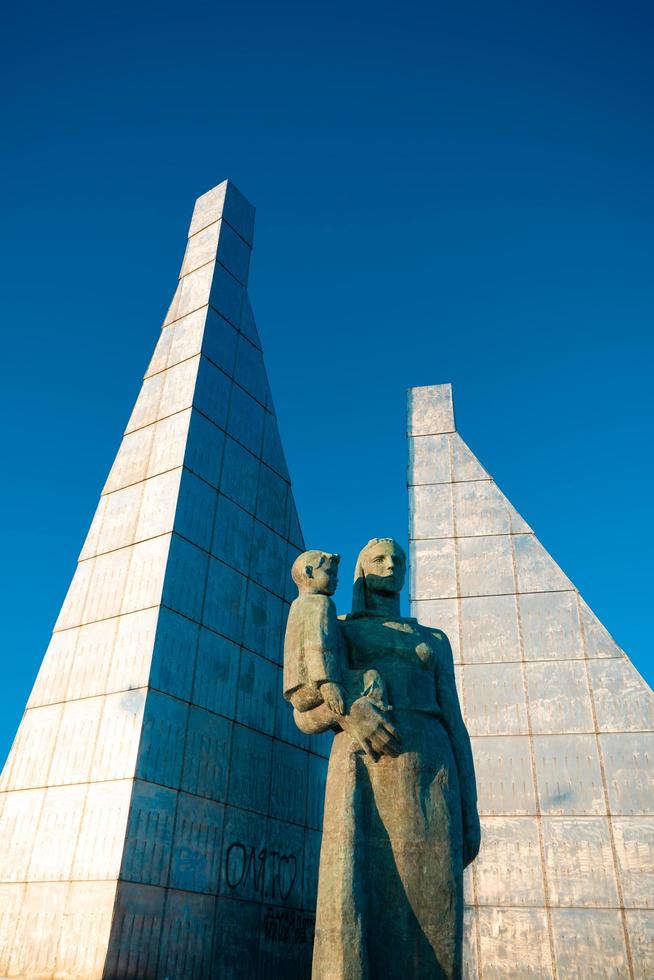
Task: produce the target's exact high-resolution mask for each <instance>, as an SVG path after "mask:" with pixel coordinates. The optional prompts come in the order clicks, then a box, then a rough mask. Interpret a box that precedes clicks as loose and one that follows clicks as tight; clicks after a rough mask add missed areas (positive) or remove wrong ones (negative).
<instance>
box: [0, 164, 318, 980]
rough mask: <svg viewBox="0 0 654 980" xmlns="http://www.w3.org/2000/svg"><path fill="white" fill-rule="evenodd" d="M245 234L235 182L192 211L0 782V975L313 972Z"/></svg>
mask: <svg viewBox="0 0 654 980" xmlns="http://www.w3.org/2000/svg"><path fill="white" fill-rule="evenodd" d="M253 229H254V209H253V208H252V206H251V205H250V204H249V203H248V202H247V201H246V200H245V198H244V197H243V196H242V195H241V194H240V193H239V191H238V190H237V189H236V187H234V185H233V184H232V183H230V182H227V181H225V182H223V183H222V184H219V185H218V186H217V187H215V188H213V190H211V191H209V192H208V193H207V194H204V195H203V196H202V197H200V198H199V199H198V201H197V203H196V205H195V210H194V211H193V217H192V219H191V225H190V229H189V237H188V244H187V247H186V252H185V255H184V260H183V263H182V268H181V273H180V277H179V283H178V285H177V289H176V291H175V295H174V298H173V301H172V304H171V306H170V310H169V312H168V315H167V316H166V318H165V321H164V324H163V328H162V330H161V334H160V336H159V339H158V341H157V344H156V348H155V351H154V355H153V357H152V360H151V362H150V365H149V367H148V370H147V372H146V374H145V378H144V380H143V386H142V388H141V392H140V394H139V396H138V399H137V401H136V405H135V407H134V411H133V412H132V415H131V417H130V419H129V422H128V424H127V428H126V430H125V434H124V437H123V440H122V443H121V445H120V448H119V450H118V453H117V456H116V459H115V462H114V464H113V466H112V468H111V472H110V473H109V476H108V479H107V482H106V484H105V486H104V489H103V491H102V495H101V497H100V502H99V505H98V508H97V511H96V514H95V517H94V519H93V522H92V525H91V528H90V530H89V533H88V536H87V538H86V542H85V544H84V547H83V548H82V552H81V554H80V558H79V563H78V565H77V569H76V571H75V574H74V577H73V580H72V583H71V586H70V589H69V591H68V595H67V596H66V599H65V602H64V604H63V607H62V609H61V613H60V615H59V618H58V620H57V622H56V625H55V630H54V633H53V636H52V640H51V642H50V645H49V647H48V650H47V652H46V654H45V658H44V660H43V664H42V666H41V669H40V671H39V674H38V677H37V679H36V683H35V685H34V689H33V691H32V694H31V696H30V699H29V702H28V705H27V709H26V711H25V715H24V717H23V720H22V722H21V724H20V728H19V730H18V733H17V735H16V739H15V741H14V744H13V747H12V749H11V753H10V755H9V758H8V760H7V763H6V765H5V768H4V771H3V773H2V779H1V782H0V814H1V815H0V976H2V977H4V976H8V977H17V978H29V980H34V978H46V977H48V978H55V977H56V978H68V980H96V978H98V980H99V978H101V977H102V978H106V980H112V978H113V980H126V978H143V980H151V978H164V977H168V978H170V980H173V978H175V980H182V978H184V980H187V978H188V980H191V978H197V980H202V978H206V977H220V978H224V980H230V978H235V977H239V978H241V977H242V978H247V980H251V978H253V977H278V976H280V975H282V974H283V975H284V976H286V977H305V976H307V975H308V972H309V964H310V957H311V943H312V928H313V910H314V907H315V891H316V876H317V865H318V853H319V846H320V828H321V824H322V794H323V785H324V778H325V772H326V766H327V763H326V759H325V758H324V754H326V753H328V751H329V739H326V738H322V739H320V740H319V739H312V738H310V737H308V736H306V735H303V734H302V733H301V732H299V731H298V729H297V728H296V727H295V725H293V722H292V718H291V716H290V712H289V711H288V707H287V705H286V704H285V703H284V701H283V700H282V699H281V697H280V694H279V692H280V691H281V688H282V679H281V675H282V666H281V665H282V640H283V632H284V623H285V619H286V615H287V612H288V607H289V601H290V598H291V589H292V587H293V584H292V582H291V580H290V575H289V569H290V567H291V565H292V563H293V561H294V559H295V557H296V556H297V555H298V554H299V553H300V552H301V551H302V550H303V547H304V542H303V540H302V532H301V530H300V526H299V523H298V518H297V514H296V510H295V505H294V502H293V496H292V492H291V488H290V481H289V475H288V471H287V468H286V462H285V460H284V453H283V451H282V447H281V443H280V438H279V433H278V429H277V421H276V418H275V413H274V408H273V403H272V399H271V395H270V390H269V387H268V381H267V378H266V371H265V368H264V362H263V355H262V350H261V343H260V340H259V335H258V333H257V329H256V326H255V321H254V317H253V314H252V309H251V306H250V302H249V299H248V293H247V282H248V270H249V263H250V252H251V248H252V240H253Z"/></svg>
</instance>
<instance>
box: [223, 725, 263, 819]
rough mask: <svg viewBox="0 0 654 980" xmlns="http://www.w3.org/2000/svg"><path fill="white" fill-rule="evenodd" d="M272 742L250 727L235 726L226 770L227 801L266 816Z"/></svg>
mask: <svg viewBox="0 0 654 980" xmlns="http://www.w3.org/2000/svg"><path fill="white" fill-rule="evenodd" d="M271 764H272V742H271V740H270V739H269V738H268V737H267V736H265V735H263V734H261V732H255V731H254V730H253V729H252V728H245V727H244V726H243V725H234V732H233V737H232V754H231V762H230V770H229V802H230V803H231V804H233V805H234V806H241V807H244V808H245V809H247V810H256V811H257V812H259V813H267V812H268V807H269V803H270V775H271Z"/></svg>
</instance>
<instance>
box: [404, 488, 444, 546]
mask: <svg viewBox="0 0 654 980" xmlns="http://www.w3.org/2000/svg"><path fill="white" fill-rule="evenodd" d="M453 534H454V513H453V508H452V487H451V484H449V483H437V484H434V485H433V486H417V487H410V488H409V537H410V538H451V537H452V535H453Z"/></svg>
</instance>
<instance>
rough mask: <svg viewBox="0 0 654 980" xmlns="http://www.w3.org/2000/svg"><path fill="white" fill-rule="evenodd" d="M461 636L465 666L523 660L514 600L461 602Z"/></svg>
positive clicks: (498, 598) (509, 597) (490, 598)
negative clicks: (468, 664) (466, 664)
mask: <svg viewBox="0 0 654 980" xmlns="http://www.w3.org/2000/svg"><path fill="white" fill-rule="evenodd" d="M461 635H462V648H463V653H462V660H463V661H464V662H465V663H499V662H507V661H517V660H520V659H521V657H520V636H519V630H518V615H517V609H516V599H515V596H512V595H497V596H481V597H480V598H476V597H469V598H464V599H461Z"/></svg>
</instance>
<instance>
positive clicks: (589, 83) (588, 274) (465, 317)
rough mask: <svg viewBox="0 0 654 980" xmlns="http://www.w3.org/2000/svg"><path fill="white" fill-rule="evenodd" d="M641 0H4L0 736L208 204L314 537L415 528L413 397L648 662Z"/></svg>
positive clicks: (650, 168)
mask: <svg viewBox="0 0 654 980" xmlns="http://www.w3.org/2000/svg"><path fill="white" fill-rule="evenodd" d="M653 23H654V13H653V8H652V6H651V4H647V3H642V4H638V3H629V2H626V3H617V2H615V3H610V4H609V3H603V2H601V0H600V2H593V3H586V2H576V3H573V4H570V3H560V2H555V0H549V2H547V3H528V4H525V3H520V2H515V3H505V2H502V0H497V2H495V3H492V4H491V3H485V2H478V3H467V2H460V0H457V2H447V3H445V2H439V0H436V2H430V3H415V2H408V3H407V2H404V3H402V4H400V3H399V2H398V3H392V4H389V3H388V2H384V0H381V2H380V0H377V2H375V3H365V2H363V3H362V2H359V3H357V2H354V3H352V2H348V3H344V2H340V0H337V2H334V0H331V2H329V3H314V2H297V3H295V4H288V3H285V2H281V3H268V2H262V3H260V4H257V3H250V2H247V0H245V2H244V0H239V2H237V3H229V4H224V3H217V2H213V3H207V4H206V5H199V4H194V3H187V4H182V5H180V4H179V3H175V4H172V3H167V2H163V3H147V4H146V3H138V2H136V3H134V2H130V3H123V2H117V3H113V4H111V5H102V6H100V5H98V4H89V3H85V4H81V3H79V4H70V3H63V4H62V5H60V4H57V5H52V4H45V3H41V4H36V5H35V4H30V3H29V2H28V3H25V4H20V5H18V4H14V5H13V6H12V7H11V9H10V11H9V12H8V13H7V14H5V19H4V21H3V34H4V40H3V45H4V48H5V50H4V53H3V54H2V67H1V69H0V70H1V71H2V72H3V74H4V76H5V77H4V80H3V83H2V88H1V92H2V96H1V98H2V106H3V124H2V128H3V137H4V139H3V142H4V155H3V156H4V168H3V170H4V175H3V180H2V184H1V187H0V194H1V196H2V201H1V207H2V217H3V226H4V232H3V235H2V253H3V254H2V261H1V264H0V278H1V282H2V311H3V318H4V323H5V330H4V335H3V343H2V354H3V358H2V363H3V372H2V373H3V385H2V399H3V402H4V412H5V423H4V426H3V462H4V474H3V479H2V483H1V485H0V486H1V493H2V513H3V518H4V520H3V524H4V541H3V544H4V553H5V560H4V562H3V577H4V583H3V586H2V590H1V591H0V598H1V601H2V624H3V630H2V632H3V648H4V657H3V711H2V713H1V715H0V760H1V759H2V758H3V757H4V754H5V752H6V751H7V750H8V748H9V744H10V741H11V738H12V737H13V734H14V731H15V728H16V726H17V724H18V721H19V719H20V716H21V713H22V710H23V706H24V703H25V700H26V698H27V696H28V694H29V690H30V688H31V685H32V682H33V680H34V677H35V675H36V671H37V668H38V665H39V663H40V660H41V657H42V655H43V651H44V650H45V647H46V644H47V641H48V638H49V634H50V631H51V629H52V625H53V623H54V620H55V618H56V615H57V612H58V608H59V606H60V604H61V601H62V599H63V596H64V594H65V592H66V588H67V585H68V582H69V580H70V577H71V575H72V573H73V570H74V565H75V561H76V557H77V553H78V550H79V547H80V545H81V543H82V540H83V538H84V535H85V532H86V529H87V527H88V524H89V521H90V518H91V516H92V513H93V511H94V509H95V505H96V502H97V498H98V495H99V492H100V489H101V487H102V484H103V482H104V479H105V476H106V473H107V471H108V469H109V466H110V464H111V461H112V458H113V455H114V453H115V451H116V448H117V446H118V443H119V440H120V435H121V432H122V429H123V427H124V425H125V423H126V420H127V418H128V416H129V413H130V409H131V405H132V403H133V401H134V398H135V396H136V394H137V391H138V388H139V384H140V377H141V375H142V373H143V370H144V369H145V366H146V364H147V361H148V358H149V354H150V351H151V349H152V347H153V345H154V343H155V340H156V337H157V333H158V330H159V326H160V323H161V320H162V317H163V315H164V312H165V310H166V308H167V304H168V301H169V299H170V297H171V295H172V291H173V288H174V284H175V280H176V277H177V273H178V269H179V264H180V261H181V257H182V251H183V246H184V239H185V235H186V229H187V225H188V220H189V216H190V211H191V208H192V205H193V201H194V198H195V197H196V196H197V195H199V194H200V193H202V192H204V191H205V190H207V189H208V188H209V187H211V186H213V185H214V184H216V183H217V182H218V181H219V180H220V179H222V178H223V177H225V176H229V177H231V178H232V179H233V180H234V181H235V182H236V184H237V185H238V186H239V187H240V188H241V190H242V191H243V192H244V193H245V194H246V196H247V197H249V198H250V200H251V201H252V202H253V203H254V204H255V205H256V206H257V211H258V213H257V226H256V242H255V245H256V247H255V255H254V261H253V266H252V272H251V277H250V294H251V297H252V300H253V304H254V308H255V313H256V316H257V320H258V323H259V328H260V332H261V335H262V339H263V343H264V347H265V352H266V357H267V363H268V370H269V374H270V377H271V383H272V387H273V394H274V397H275V401H276V405H277V409H278V415H279V418H280V424H281V430H282V436H283V439H284V442H285V446H286V452H287V456H288V460H289V466H290V469H291V475H292V477H293V479H294V483H295V490H296V497H297V500H298V504H299V507H300V511H301V517H302V520H303V524H304V528H305V533H306V537H307V540H308V542H310V543H311V545H312V546H318V547H324V548H329V549H334V550H338V551H341V552H342V554H343V556H344V561H343V572H344V576H343V577H344V579H345V583H344V586H343V587H341V589H340V590H339V595H338V598H339V605H340V607H341V609H345V608H346V606H347V603H348V601H349V581H348V580H349V577H350V572H351V567H352V565H353V562H354V556H355V553H356V551H357V550H358V547H359V546H360V545H361V544H362V543H364V542H365V541H367V539H368V538H369V537H371V536H373V535H377V534H393V535H396V536H398V537H399V538H400V539H403V538H405V536H406V496H405V494H406V491H405V441H404V402H405V389H406V388H407V387H408V386H410V385H415V384H418V385H421V384H433V383H440V382H445V381H451V382H453V384H454V389H455V404H456V409H457V416H458V421H459V428H460V431H461V432H462V434H463V436H464V438H466V439H467V441H468V442H469V443H470V444H471V446H472V447H473V449H474V450H475V451H476V452H477V455H478V456H479V457H480V459H481V460H482V462H484V463H485V465H486V466H487V467H488V468H489V470H490V471H491V473H492V474H493V475H494V476H495V477H496V479H497V480H498V482H499V484H500V486H501V487H502V489H503V490H504V491H505V492H506V493H507V494H508V496H509V497H510V498H511V500H512V501H513V503H514V504H515V505H516V506H517V507H518V509H519V510H521V511H522V513H523V515H524V516H525V517H526V519H527V520H528V521H529V522H530V523H531V525H532V527H533V528H534V529H535V531H536V532H537V533H538V534H539V536H540V537H541V540H542V541H543V543H544V544H545V545H546V547H548V548H549V549H550V551H551V552H552V554H553V555H554V556H555V558H556V559H557V560H558V561H559V563H560V564H561V565H562V567H563V568H564V570H565V571H566V572H567V574H568V575H569V576H570V577H571V578H572V579H573V581H574V582H575V583H576V585H577V586H578V587H579V588H580V589H581V591H582V593H583V594H584V595H585V597H586V598H587V600H588V601H589V603H590V605H591V606H592V607H593V608H594V609H595V611H596V612H597V613H598V614H599V615H600V618H602V619H603V621H604V622H605V623H606V625H607V626H608V627H609V629H610V630H611V631H612V632H613V633H614V635H615V637H616V639H617V640H618V642H619V643H620V644H621V645H622V646H623V647H624V648H625V649H626V650H627V651H628V652H629V653H630V655H631V656H632V658H633V661H634V662H635V664H636V665H637V666H638V667H639V669H640V670H641V671H642V673H643V674H644V676H645V677H646V678H647V679H648V680H649V681H650V683H651V682H652V681H653V680H654V656H653V654H652V649H651V638H650V637H651V629H650V610H651V608H652V602H651V595H650V589H651V574H650V571H651V565H652V554H651V552H652V524H653V522H652V517H651V499H652V476H653V474H652V455H651V436H650V431H651V427H652V415H653V412H652V378H651V375H652V347H653V340H652V313H653V310H654V278H653V275H652V259H653V254H652V253H653V252H654V245H653V236H652V224H653V218H654V207H653V203H654V201H653V193H652V174H653V173H654V126H653V120H652V115H653V106H654V91H653V89H654V84H653V80H654V69H653V67H652V57H651V52H652V46H653V40H654V38H653Z"/></svg>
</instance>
